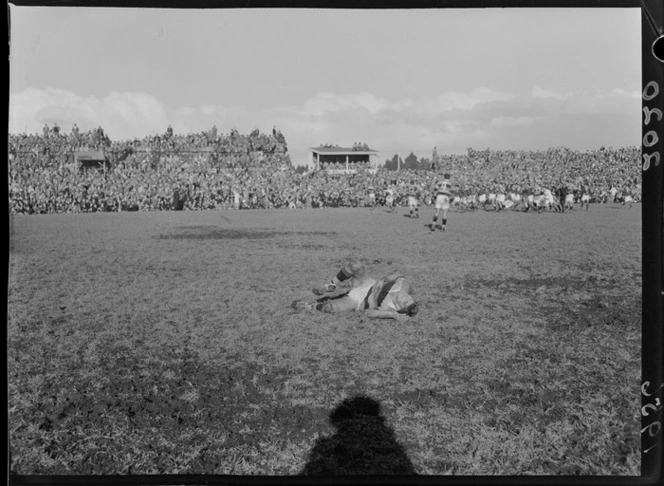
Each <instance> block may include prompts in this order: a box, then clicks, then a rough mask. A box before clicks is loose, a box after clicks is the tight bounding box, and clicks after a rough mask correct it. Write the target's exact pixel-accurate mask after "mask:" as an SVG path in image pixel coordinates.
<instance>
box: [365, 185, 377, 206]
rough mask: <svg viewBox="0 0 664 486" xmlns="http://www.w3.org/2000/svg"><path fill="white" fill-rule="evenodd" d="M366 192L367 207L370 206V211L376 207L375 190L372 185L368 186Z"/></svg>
mask: <svg viewBox="0 0 664 486" xmlns="http://www.w3.org/2000/svg"><path fill="white" fill-rule="evenodd" d="M367 192H368V193H369V205H370V206H371V209H373V208H374V207H376V189H375V188H374V185H373V184H369V188H368V189H367Z"/></svg>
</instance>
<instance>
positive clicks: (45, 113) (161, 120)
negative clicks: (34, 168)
mask: <svg viewBox="0 0 664 486" xmlns="http://www.w3.org/2000/svg"><path fill="white" fill-rule="evenodd" d="M9 106H10V109H9V113H10V119H9V131H10V133H17V132H23V131H27V132H28V133H35V132H36V133H41V129H42V127H43V126H44V124H49V125H52V124H54V123H57V124H58V125H59V126H60V127H61V128H62V129H63V130H65V131H68V130H70V129H71V127H72V126H73V125H74V124H77V125H78V126H79V128H80V129H81V130H83V131H86V130H91V129H93V128H96V127H97V126H102V127H103V128H104V131H105V132H106V133H108V134H109V136H111V137H112V138H113V139H128V138H133V137H137V136H139V137H140V136H143V135H147V134H149V133H151V132H153V131H154V130H156V129H162V127H164V126H165V125H166V124H167V123H168V116H167V114H166V110H165V109H164V107H163V105H162V104H161V103H160V102H159V101H158V100H157V99H156V98H154V97H153V96H151V95H149V94H146V93H118V92H112V93H110V94H108V95H107V96H106V97H104V98H97V97H95V96H88V97H83V96H79V95H76V94H74V93H72V92H69V91H65V90H62V89H52V88H47V89H44V90H37V89H33V88H28V89H25V90H23V91H21V92H18V93H14V94H12V95H11V97H10V101H9Z"/></svg>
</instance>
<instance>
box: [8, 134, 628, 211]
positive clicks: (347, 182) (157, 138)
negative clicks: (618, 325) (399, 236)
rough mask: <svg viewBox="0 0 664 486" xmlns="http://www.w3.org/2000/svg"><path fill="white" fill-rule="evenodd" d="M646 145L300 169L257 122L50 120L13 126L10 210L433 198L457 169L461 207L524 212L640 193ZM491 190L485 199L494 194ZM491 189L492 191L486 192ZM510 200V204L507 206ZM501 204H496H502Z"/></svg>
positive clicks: (278, 137)
mask: <svg viewBox="0 0 664 486" xmlns="http://www.w3.org/2000/svg"><path fill="white" fill-rule="evenodd" d="M82 150H88V151H97V153H102V154H104V155H103V160H102V161H101V163H100V164H99V165H98V166H96V167H93V168H92V170H91V169H90V168H89V167H88V168H86V167H84V166H83V165H82V164H81V163H80V162H79V161H78V160H77V158H76V156H75V155H76V154H77V153H79V152H80V151H82ZM640 159H641V148H640V147H626V148H601V149H598V150H591V151H575V150H570V149H567V148H552V149H548V150H542V151H523V150H515V151H494V150H489V149H487V150H484V151H476V150H472V149H468V150H467V153H466V154H460V155H442V156H440V158H439V161H438V164H436V169H435V170H412V169H408V170H399V171H394V170H387V169H385V168H379V170H378V171H377V172H375V173H371V172H369V171H362V170H360V171H357V172H356V173H354V174H350V175H332V174H330V173H328V172H327V171H325V170H307V171H303V170H297V169H296V168H295V167H294V166H293V164H292V163H291V160H290V158H289V155H288V149H287V144H286V140H285V139H284V137H283V135H282V134H281V132H279V131H277V130H276V129H273V130H272V133H271V134H264V133H260V132H259V131H258V130H254V131H253V132H251V133H250V134H249V135H242V134H240V133H238V132H237V131H236V130H232V131H231V132H230V133H228V134H222V133H218V132H217V129H216V127H213V128H212V129H211V130H209V131H205V132H200V133H196V134H186V135H179V134H174V133H173V130H172V129H171V128H170V127H169V128H168V130H167V131H166V133H164V134H163V135H153V136H147V137H144V138H142V139H134V140H126V141H111V140H110V138H109V137H108V136H107V135H106V134H105V133H104V130H103V129H102V128H101V127H99V128H97V129H95V130H91V131H88V132H84V133H81V132H79V130H78V128H77V127H76V126H74V128H73V129H72V131H71V133H69V134H64V133H62V132H61V131H60V130H59V128H58V127H51V128H49V127H48V126H46V127H44V130H43V133H42V134H25V133H23V134H10V135H9V154H8V160H9V210H10V213H12V214H35V213H37V214H43V213H62V212H96V211H160V210H172V209H184V210H224V209H257V208H265V209H267V208H293V209H295V208H320V207H363V206H371V205H373V204H374V200H373V198H372V197H370V194H371V193H376V196H377V200H378V201H379V202H380V198H381V194H382V193H383V192H384V191H387V190H388V189H390V191H391V192H392V193H394V194H395V197H396V199H395V203H396V204H397V205H399V206H405V205H406V204H407V200H408V195H409V193H410V192H412V188H413V186H417V187H419V188H421V194H420V195H419V196H420V200H421V202H422V203H423V204H431V194H430V192H431V187H432V186H433V184H434V182H435V181H436V179H438V178H440V175H441V174H442V173H443V172H447V173H449V174H451V179H452V182H453V194H454V205H455V206H457V207H460V208H465V209H467V208H473V209H474V208H477V207H484V208H485V209H487V208H490V207H494V208H495V205H493V204H489V206H487V202H489V203H491V202H492V201H495V197H496V195H499V196H500V195H503V196H504V197H503V198H502V200H503V201H504V200H508V201H512V202H513V204H508V205H507V207H508V208H511V209H513V210H515V209H523V210H526V209H527V206H524V205H522V204H520V201H527V200H528V197H530V198H531V200H532V196H538V195H541V194H544V193H547V192H548V191H551V192H552V193H553V194H560V193H561V190H562V192H563V193H567V194H572V195H573V196H574V202H580V200H581V197H582V195H583V194H586V196H587V197H588V196H589V199H590V202H591V203H606V202H624V201H626V200H627V201H630V203H631V202H632V201H633V202H638V201H639V200H640V196H641V182H640ZM487 195H489V197H487ZM490 195H493V198H491V197H490ZM503 207H504V206H503ZM499 209H500V208H499Z"/></svg>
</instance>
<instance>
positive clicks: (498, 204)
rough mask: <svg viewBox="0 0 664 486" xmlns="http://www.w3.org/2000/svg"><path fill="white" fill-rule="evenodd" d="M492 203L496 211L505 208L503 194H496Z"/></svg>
mask: <svg viewBox="0 0 664 486" xmlns="http://www.w3.org/2000/svg"><path fill="white" fill-rule="evenodd" d="M493 204H494V206H495V207H496V211H500V210H501V209H505V194H496V199H495V201H494V203H493Z"/></svg>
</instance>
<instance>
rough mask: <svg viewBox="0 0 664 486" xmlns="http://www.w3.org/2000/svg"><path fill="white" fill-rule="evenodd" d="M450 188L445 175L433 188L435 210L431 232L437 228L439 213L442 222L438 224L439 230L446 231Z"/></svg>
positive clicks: (448, 176) (448, 179)
mask: <svg viewBox="0 0 664 486" xmlns="http://www.w3.org/2000/svg"><path fill="white" fill-rule="evenodd" d="M451 187H452V183H451V182H450V175H449V174H447V173H445V174H444V175H443V180H442V181H440V182H438V184H436V186H435V188H434V192H435V195H436V203H435V208H436V214H434V215H433V221H432V223H431V231H435V230H436V226H437V224H436V223H437V221H438V217H439V216H440V213H441V211H442V213H443V214H442V216H443V217H442V220H441V224H440V229H441V230H442V231H445V230H446V229H447V211H449V209H450V189H451Z"/></svg>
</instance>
